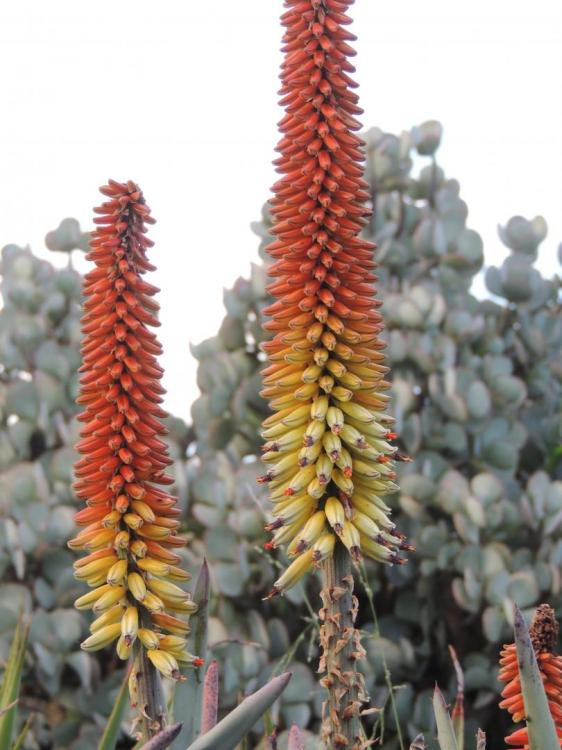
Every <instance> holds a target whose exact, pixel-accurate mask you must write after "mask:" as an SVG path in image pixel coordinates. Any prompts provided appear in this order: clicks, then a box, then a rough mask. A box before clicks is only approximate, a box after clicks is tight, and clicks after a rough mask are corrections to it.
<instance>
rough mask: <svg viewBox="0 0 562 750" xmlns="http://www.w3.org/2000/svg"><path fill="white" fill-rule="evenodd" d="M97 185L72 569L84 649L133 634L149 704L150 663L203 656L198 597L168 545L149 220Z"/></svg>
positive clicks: (170, 531) (117, 187) (140, 200)
mask: <svg viewBox="0 0 562 750" xmlns="http://www.w3.org/2000/svg"><path fill="white" fill-rule="evenodd" d="M101 192H102V193H103V194H104V195H106V196H107V197H108V199H109V200H107V201H106V202H104V203H103V205H102V206H101V207H100V208H97V209H96V213H97V214H98V215H99V216H98V217H97V218H96V219H95V220H94V221H95V223H96V224H97V228H96V230H95V231H94V233H93V235H92V240H91V249H90V253H89V255H88V259H89V260H92V261H94V263H95V268H94V269H92V270H91V271H90V272H89V273H88V274H87V276H86V278H85V282H84V294H85V297H86V301H85V303H84V315H83V318H82V332H83V336H84V338H83V341H82V366H81V368H80V372H81V373H82V376H81V379H80V395H79V398H78V403H79V404H81V405H82V406H83V407H84V410H83V412H82V413H81V415H80V416H79V419H80V421H81V422H83V423H84V426H83V427H82V430H81V440H80V442H79V443H78V445H77V449H78V451H79V452H80V454H81V459H80V460H79V461H78V462H77V464H76V466H75V476H76V483H75V490H76V493H77V495H78V497H80V498H81V499H83V500H84V501H85V502H86V505H87V507H86V508H84V509H83V510H81V511H79V512H78V513H77V514H76V517H75V518H76V522H77V524H78V525H79V526H83V527H84V528H83V529H82V530H81V531H80V532H79V533H78V535H77V536H76V537H75V538H74V539H72V540H71V541H70V542H69V546H70V547H71V548H72V549H80V550H85V551H86V552H88V554H87V555H86V557H83V558H82V559H80V560H78V561H77V562H76V563H75V576H76V577H77V578H78V579H79V580H82V581H85V582H86V583H87V584H88V585H89V586H90V587H91V588H92V591H90V592H89V593H87V594H85V595H84V596H82V597H80V598H79V599H78V600H77V601H76V607H78V608H79V609H93V611H94V613H95V615H97V619H95V620H94V622H93V623H92V625H91V626H90V630H91V632H92V635H91V636H90V637H89V638H87V639H86V640H85V641H84V643H83V644H82V648H84V649H85V650H96V649H99V648H102V647H103V646H105V645H108V644H109V643H111V642H113V641H117V653H118V655H119V657H120V658H121V659H128V658H129V656H130V655H131V653H132V649H133V645H134V644H135V642H136V643H137V644H138V659H137V665H136V667H135V669H133V671H132V676H131V682H130V685H131V693H132V699H133V702H136V699H137V689H138V690H140V692H141V693H142V691H143V690H144V694H142V695H141V697H140V698H139V701H140V702H141V709H142V710H143V711H146V703H147V702H149V698H148V697H146V693H147V690H146V684H145V683H146V680H145V679H144V676H145V675H146V674H147V673H149V672H150V671H151V669H152V668H151V667H150V663H152V665H154V667H156V668H157V669H158V670H159V671H160V672H161V673H162V674H163V675H165V676H167V677H172V678H175V679H181V675H180V671H179V664H178V663H181V662H187V663H194V662H195V663H198V660H197V659H195V658H194V657H193V656H191V654H189V653H188V652H187V651H186V650H185V639H184V636H185V635H186V633H187V632H188V624H187V618H188V617H189V615H190V614H191V613H192V612H193V611H194V609H195V605H194V604H193V602H191V601H190V599H189V596H188V594H187V593H186V592H184V591H183V589H182V588H180V587H179V586H177V585H176V583H174V581H178V582H182V581H186V580H188V578H189V574H188V573H186V572H185V571H183V570H182V569H181V568H180V567H178V563H179V562H180V556H179V555H178V554H177V553H176V552H174V551H173V548H175V547H180V546H183V544H184V540H183V539H182V537H180V536H178V535H177V533H176V530H177V528H178V525H179V521H178V519H177V517H178V515H179V510H178V509H177V508H175V507H174V506H175V499H174V498H173V497H172V496H171V495H170V494H168V493H167V492H166V491H165V490H163V489H161V488H160V485H169V484H171V483H172V482H173V480H172V479H171V478H170V477H169V476H167V475H166V474H165V470H166V467H167V466H168V465H169V464H170V463H171V460H170V458H169V456H168V449H167V446H166V444H165V443H164V442H163V441H162V440H161V437H162V436H163V435H164V434H165V432H166V430H165V428H164V426H163V424H162V422H161V419H162V418H163V417H165V416H166V413H165V412H164V411H163V410H162V409H161V407H160V406H159V403H160V402H161V400H162V399H161V394H162V393H163V392H164V391H163V388H162V386H161V385H160V382H159V381H160V378H161V376H162V369H161V368H160V367H159V366H158V363H157V361H156V357H157V356H158V354H160V352H161V347H160V344H159V343H158V341H157V339H156V337H155V335H154V334H153V333H152V332H151V331H150V330H149V328H148V326H156V325H158V321H157V319H156V318H155V313H156V311H157V310H158V304H157V303H156V302H155V301H154V300H153V299H152V297H153V295H154V294H155V293H156V292H157V291H158V290H157V289H156V287H154V286H152V285H151V284H148V283H147V282H146V281H144V280H143V279H142V275H143V274H144V273H145V272H146V271H150V270H153V267H152V266H151V265H150V264H149V263H148V261H147V259H146V249H147V248H148V247H150V246H151V245H152V244H153V243H152V242H151V241H150V240H149V239H148V238H147V237H146V236H145V232H146V229H145V225H146V224H153V223H154V219H153V218H152V217H151V216H150V209H149V208H148V206H147V205H146V203H145V200H144V197H143V194H142V192H141V191H140V190H139V188H138V186H137V185H136V184H135V183H133V182H127V183H118V182H114V181H110V182H109V184H108V185H106V186H105V187H102V188H101ZM147 659H148V660H149V661H147ZM139 674H140V675H142V676H143V684H142V685H137V676H138V675H139ZM143 696H144V697H143ZM143 704H144V705H143ZM156 728H157V727H155V729H156Z"/></svg>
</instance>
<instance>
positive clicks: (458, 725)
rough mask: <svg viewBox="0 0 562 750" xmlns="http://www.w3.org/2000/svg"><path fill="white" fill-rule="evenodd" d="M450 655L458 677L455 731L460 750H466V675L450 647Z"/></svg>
mask: <svg viewBox="0 0 562 750" xmlns="http://www.w3.org/2000/svg"><path fill="white" fill-rule="evenodd" d="M449 653H450V655H451V660H452V662H453V666H454V668H455V674H456V676H457V695H456V698H455V705H454V706H453V713H452V721H453V729H454V730H455V738H456V740H457V746H458V749H459V750H464V673H463V671H462V667H461V665H460V662H459V660H458V657H457V652H456V651H455V649H454V648H453V646H449Z"/></svg>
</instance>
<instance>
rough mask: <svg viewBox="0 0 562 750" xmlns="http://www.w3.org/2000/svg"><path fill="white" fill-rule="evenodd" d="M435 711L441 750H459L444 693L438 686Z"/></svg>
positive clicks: (434, 699) (434, 704)
mask: <svg viewBox="0 0 562 750" xmlns="http://www.w3.org/2000/svg"><path fill="white" fill-rule="evenodd" d="M433 711H434V713H435V721H436V722H437V739H438V740H439V747H440V748H441V750H458V745H457V739H456V737H455V730H454V729H453V722H452V721H451V717H450V716H449V711H448V710H447V704H446V703H445V698H443V693H442V692H441V691H440V690H439V688H438V687H437V685H436V686H435V691H434V693H433Z"/></svg>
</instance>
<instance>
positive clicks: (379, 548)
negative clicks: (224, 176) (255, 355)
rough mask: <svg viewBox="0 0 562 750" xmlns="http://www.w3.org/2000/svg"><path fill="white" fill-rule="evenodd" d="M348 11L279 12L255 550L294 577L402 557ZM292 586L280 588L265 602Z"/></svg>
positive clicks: (300, 3) (312, 4) (286, 581)
mask: <svg viewBox="0 0 562 750" xmlns="http://www.w3.org/2000/svg"><path fill="white" fill-rule="evenodd" d="M349 5H350V2H349V0H286V2H285V6H286V7H287V11H286V13H285V14H284V15H283V17H282V22H283V24H284V26H285V28H286V32H285V36H284V47H283V52H284V55H285V59H284V62H283V65H282V73H281V79H282V88H281V97H282V99H281V104H282V106H283V107H284V108H285V112H286V114H285V116H284V117H283V119H282V120H281V123H280V130H281V133H282V138H281V140H280V142H279V144H278V147H277V150H278V152H279V154H280V156H279V158H278V159H277V160H276V162H275V166H276V168H277V171H278V172H280V173H281V179H280V180H279V181H278V182H277V183H276V184H275V186H274V188H273V189H274V193H275V195H274V198H273V199H272V201H271V204H272V209H271V211H272V214H273V217H274V226H273V229H272V233H273V234H274V235H275V238H276V239H275V241H274V242H272V243H271V244H270V245H269V247H268V252H269V254H270V255H271V257H272V258H273V259H274V262H273V264H272V265H271V267H270V270H269V273H270V275H271V276H273V277H274V278H275V281H274V282H273V283H272V284H270V285H269V287H268V289H269V292H270V293H271V294H272V295H273V297H274V298H275V299H276V301H275V302H274V303H273V304H272V305H271V306H270V307H268V308H267V309H266V311H265V313H266V315H268V316H270V318H271V320H269V321H268V322H266V323H265V328H266V330H267V331H270V332H272V334H273V338H272V339H271V340H270V341H268V342H267V343H265V344H264V345H263V348H264V350H265V352H266V353H267V355H268V358H269V366H268V367H267V368H266V369H265V370H264V371H263V383H264V389H263V391H262V395H263V396H264V397H265V398H267V399H269V403H270V406H271V409H272V410H273V412H274V413H273V414H272V415H271V416H270V417H269V418H268V419H266V420H265V422H264V425H263V428H264V429H263V437H264V439H265V441H266V443H265V445H264V449H263V450H264V455H263V460H264V461H265V462H266V464H267V467H268V468H267V471H266V472H265V474H264V475H263V476H262V477H260V480H259V481H260V482H261V483H263V484H267V485H268V487H269V489H270V494H271V500H272V502H273V504H274V510H273V520H272V522H271V523H270V524H268V526H267V529H268V530H270V531H272V532H273V538H272V540H271V542H269V543H268V545H267V546H268V548H270V547H277V546H278V545H282V544H283V545H285V544H288V545H289V547H288V552H289V555H290V556H297V559H298V556H299V555H300V556H303V557H302V562H301V563H300V564H298V565H297V566H296V567H295V568H294V570H296V571H298V573H299V575H300V574H301V573H302V572H303V571H304V570H306V569H307V568H309V567H312V566H313V565H314V564H318V563H319V562H320V561H321V560H323V559H325V558H326V557H328V556H330V555H331V554H332V551H333V549H334V546H335V543H336V542H337V543H338V544H339V543H343V544H344V545H345V546H346V547H347V548H348V550H349V554H350V555H351V557H352V558H353V560H355V561H358V560H360V559H361V556H362V555H366V556H368V557H371V558H373V559H375V560H379V561H381V562H387V563H390V564H392V563H397V564H401V563H403V562H404V559H403V557H401V555H400V551H401V550H405V549H411V547H409V546H408V545H407V544H406V543H405V542H404V538H403V536H402V535H400V534H398V533H396V532H395V531H394V524H393V523H392V522H391V521H390V520H389V517H388V514H389V508H388V507H387V505H386V504H385V502H384V500H383V496H384V495H385V494H386V493H388V492H393V491H395V490H396V489H397V485H396V484H395V479H396V473H395V471H394V461H396V460H407V459H406V458H405V457H404V456H401V455H399V454H397V452H396V448H395V447H394V446H393V445H392V444H391V442H390V441H391V440H392V439H393V438H395V437H396V436H395V434H394V433H393V432H392V423H393V420H392V418H391V417H390V416H388V415H387V414H386V408H387V405H388V400H389V396H388V394H387V390H388V388H389V383H388V382H387V381H386V380H385V375H386V373H387V372H388V368H387V367H386V366H385V364H384V355H383V349H384V343H383V341H382V339H381V338H380V333H381V330H382V328H383V320H382V316H381V314H380V312H378V309H377V308H378V307H379V305H380V302H378V301H377V300H376V298H375V288H374V283H375V281H376V276H375V275H374V273H373V271H374V268H375V263H374V261H373V250H374V246H373V244H372V243H370V242H367V241H366V240H363V239H361V238H360V237H359V234H360V232H361V230H362V228H363V226H364V225H365V222H366V218H367V216H368V215H369V214H370V209H369V208H368V207H367V205H366V204H367V202H368V201H369V199H370V195H369V192H368V187H369V186H368V184H367V183H366V182H365V181H364V180H363V177H362V175H363V167H362V162H363V161H364V158H365V157H364V152H363V145H364V144H363V142H362V141H361V139H360V138H359V137H358V136H357V135H356V131H357V130H359V128H360V124H359V122H358V121H357V120H356V119H355V116H356V115H357V114H359V113H360V112H361V110H360V109H359V107H358V106H357V99H358V97H357V95H356V94H354V93H353V92H352V89H353V88H354V87H355V84H354V82H353V80H352V79H351V78H350V76H349V74H350V73H352V72H353V71H354V68H353V67H352V65H351V64H350V63H349V62H348V59H347V58H348V57H350V56H351V55H352V54H354V52H353V50H352V49H351V47H350V46H349V44H348V42H349V41H350V40H353V39H354V38H355V37H354V36H353V35H352V34H350V33H349V32H348V31H347V30H346V26H347V24H348V23H350V19H349V18H348V17H347V16H346V15H345V12H346V10H347V8H348V6H349ZM327 537H331V538H332V539H331V541H330V540H329V539H328V538H327ZM311 550H312V555H311V554H310V551H311ZM291 570H293V566H291ZM298 577H299V576H297V575H290V576H282V577H281V578H280V579H279V580H278V581H277V582H276V583H275V586H274V589H273V591H272V592H271V593H272V594H274V593H278V592H279V591H282V590H283V589H284V588H287V587H288V586H290V585H292V583H293V582H294V581H295V580H296V579H297V578H298Z"/></svg>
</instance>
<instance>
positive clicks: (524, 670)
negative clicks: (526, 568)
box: [513, 605, 560, 750]
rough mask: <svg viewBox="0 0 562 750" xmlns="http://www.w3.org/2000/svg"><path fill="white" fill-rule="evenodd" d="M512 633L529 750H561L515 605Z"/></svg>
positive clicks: (523, 625)
mask: <svg viewBox="0 0 562 750" xmlns="http://www.w3.org/2000/svg"><path fill="white" fill-rule="evenodd" d="M513 629H514V632H515V645H516V647H517V661H518V663H519V675H520V677H521V690H522V693H523V701H524V703H525V716H526V717H527V730H528V732H529V747H530V750H560V742H559V740H558V738H557V736H556V729H555V727H554V721H553V719H552V716H551V713H550V710H549V708H548V702H547V699H546V694H545V692H544V687H543V682H542V679H541V675H540V672H539V668H538V665H537V657H536V656H535V649H534V648H533V644H532V643H531V639H530V637H529V631H528V629H527V625H526V624H525V620H524V619H523V615H522V614H521V611H520V610H519V607H518V606H517V605H514V615H513Z"/></svg>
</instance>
